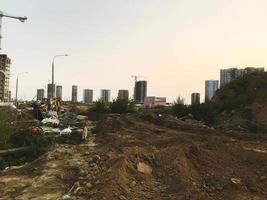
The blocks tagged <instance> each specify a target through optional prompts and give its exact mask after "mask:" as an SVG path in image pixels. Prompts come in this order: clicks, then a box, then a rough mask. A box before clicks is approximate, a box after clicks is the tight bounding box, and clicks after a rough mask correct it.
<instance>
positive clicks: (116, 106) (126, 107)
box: [110, 98, 135, 114]
mask: <svg viewBox="0 0 267 200" xmlns="http://www.w3.org/2000/svg"><path fill="white" fill-rule="evenodd" d="M110 111H111V112H112V113H119V114H121V113H131V112H135V103H134V102H133V101H132V100H129V99H128V98H117V99H116V100H113V101H112V102H111V103H110Z"/></svg>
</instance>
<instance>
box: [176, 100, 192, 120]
mask: <svg viewBox="0 0 267 200" xmlns="http://www.w3.org/2000/svg"><path fill="white" fill-rule="evenodd" d="M189 113H190V109H189V107H188V106H186V105H185V104H184V99H183V98H181V97H178V98H177V99H176V101H174V103H173V104H172V114H173V115H175V116H176V117H183V116H186V115H188V114H189Z"/></svg>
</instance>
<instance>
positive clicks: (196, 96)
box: [191, 93, 200, 105]
mask: <svg viewBox="0 0 267 200" xmlns="http://www.w3.org/2000/svg"><path fill="white" fill-rule="evenodd" d="M195 104H200V94H199V93H192V94H191V105H195Z"/></svg>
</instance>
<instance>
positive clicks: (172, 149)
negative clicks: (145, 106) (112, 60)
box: [0, 105, 267, 200]
mask: <svg viewBox="0 0 267 200" xmlns="http://www.w3.org/2000/svg"><path fill="white" fill-rule="evenodd" d="M26 110H27V109H26ZM28 110H29V109H28ZM63 110H64V111H62V112H61V114H59V115H58V118H55V117H52V118H50V121H49V122H48V120H45V121H44V120H43V121H42V122H41V124H42V125H41V124H40V122H38V121H37V120H36V121H35V120H33V118H31V119H30V116H29V119H28V120H27V122H26V121H24V122H22V121H20V120H19V119H18V120H17V121H13V123H17V124H19V123H28V124H29V123H30V124H31V125H29V127H31V128H28V129H27V130H28V132H27V134H34V135H35V136H37V135H40V136H41V137H50V138H51V137H53V138H60V137H63V138H65V140H63V139H61V140H56V141H55V142H53V144H52V145H51V146H49V148H47V149H46V150H45V151H42V153H40V154H39V155H38V157H36V158H35V159H34V160H32V161H30V162H26V163H24V164H21V165H18V166H16V165H15V166H7V167H5V168H4V170H3V171H1V172H0V194H1V196H0V199H25V200H26V199H120V200H125V199H203V200H204V199H205V200H206V199H211V200H212V199H236V200H237V199H240V200H241V199H242V200H249V199H255V200H261V199H266V198H267V177H266V173H267V171H266V170H267V157H266V153H267V143H266V142H267V137H266V136H265V135H261V134H256V135H255V134H249V133H247V134H246V133H238V132H234V133H225V132H222V131H219V130H214V129H213V128H210V127H208V126H206V125H204V124H202V123H200V122H197V121H192V120H191V121H190V120H189V121H188V120H185V121H184V120H180V119H177V118H175V117H170V116H161V115H157V114H151V113H150V114H148V113H143V114H141V113H132V114H99V113H95V112H92V113H90V112H89V113H87V112H86V109H85V108H84V107H73V106H70V105H64V106H63ZM1 112H3V110H1ZM13 112H15V111H13ZM28 113H29V112H28ZM86 113H87V114H86ZM25 115H26V114H25ZM52 119H53V120H52ZM56 119H57V120H56ZM38 124H40V125H38ZM36 127H39V128H36ZM64 127H69V128H67V130H66V129H63V128H64ZM66 137H68V140H66ZM59 141H60V142H59ZM73 141H75V142H73ZM22 146H23V145H22ZM27 151H31V147H29V149H18V148H17V149H14V150H13V151H12V150H8V151H5V150H1V151H0V157H2V160H3V159H5V158H7V157H10V158H11V157H12V156H11V155H15V154H18V155H20V156H21V157H22V156H25V155H27ZM24 154H25V155H24ZM7 160H8V159H7ZM10 160H11V159H10Z"/></svg>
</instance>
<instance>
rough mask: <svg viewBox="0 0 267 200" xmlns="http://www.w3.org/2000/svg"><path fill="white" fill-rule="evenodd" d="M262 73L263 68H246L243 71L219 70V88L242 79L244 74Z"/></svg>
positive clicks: (235, 69) (234, 69)
mask: <svg viewBox="0 0 267 200" xmlns="http://www.w3.org/2000/svg"><path fill="white" fill-rule="evenodd" d="M258 72H264V68H263V67H259V68H255V67H247V68H245V69H237V68H229V69H221V70H220V85H221V87H222V86H224V85H226V84H228V83H230V82H232V81H234V80H236V79H239V78H242V77H243V76H244V75H246V74H252V73H258Z"/></svg>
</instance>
